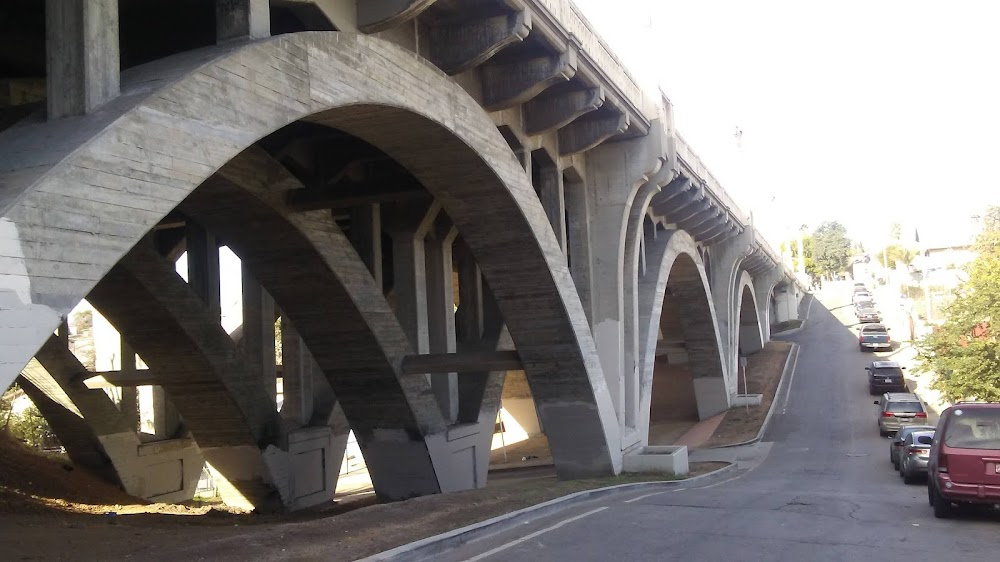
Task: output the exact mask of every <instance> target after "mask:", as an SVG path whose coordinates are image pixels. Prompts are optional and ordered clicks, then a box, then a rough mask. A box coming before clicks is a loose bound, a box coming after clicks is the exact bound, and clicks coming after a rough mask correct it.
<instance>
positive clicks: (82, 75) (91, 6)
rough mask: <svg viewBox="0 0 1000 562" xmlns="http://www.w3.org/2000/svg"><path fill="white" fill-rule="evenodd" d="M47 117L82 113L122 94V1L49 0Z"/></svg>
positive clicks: (46, 31)
mask: <svg viewBox="0 0 1000 562" xmlns="http://www.w3.org/2000/svg"><path fill="white" fill-rule="evenodd" d="M45 51H46V68H47V72H48V83H47V89H48V102H47V104H48V117H49V119H59V118H61V117H68V116H71V115H83V114H84V113H89V112H91V111H93V110H94V109H96V108H97V107H100V106H101V105H104V104H105V103H107V102H108V101H110V100H112V99H114V98H115V97H117V96H118V93H119V90H120V84H121V82H120V68H119V67H120V66H121V65H120V55H119V48H118V0H45Z"/></svg>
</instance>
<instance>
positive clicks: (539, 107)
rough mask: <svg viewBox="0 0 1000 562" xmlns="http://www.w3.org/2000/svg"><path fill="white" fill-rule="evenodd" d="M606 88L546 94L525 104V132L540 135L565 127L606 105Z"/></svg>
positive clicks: (599, 87)
mask: <svg viewBox="0 0 1000 562" xmlns="http://www.w3.org/2000/svg"><path fill="white" fill-rule="evenodd" d="M604 96H605V94H604V88H603V87H601V86H598V87H596V88H590V89H587V90H574V91H571V92H557V93H545V94H542V95H540V96H538V97H537V98H535V99H533V100H531V101H529V102H528V103H526V104H524V130H525V132H526V133H528V134H529V135H538V134H541V133H545V132H548V131H551V130H553V129H558V128H560V127H565V126H566V125H569V124H570V123H572V122H573V121H575V120H576V119H577V118H578V117H580V116H582V115H585V114H587V113H590V112H591V111H595V110H597V109H600V107H601V106H602V105H604Z"/></svg>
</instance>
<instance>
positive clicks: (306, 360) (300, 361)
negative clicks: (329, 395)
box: [281, 317, 314, 427]
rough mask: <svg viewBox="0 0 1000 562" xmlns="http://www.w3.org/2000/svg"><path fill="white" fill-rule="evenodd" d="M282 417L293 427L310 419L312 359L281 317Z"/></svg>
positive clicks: (300, 337)
mask: <svg viewBox="0 0 1000 562" xmlns="http://www.w3.org/2000/svg"><path fill="white" fill-rule="evenodd" d="M281 382H282V391H283V395H284V402H283V403H282V405H281V417H282V418H284V419H285V420H286V421H288V422H290V423H291V424H293V426H295V427H302V426H304V425H308V424H309V422H310V421H311V420H312V419H313V411H314V406H313V358H312V354H310V353H309V350H308V349H306V344H305V342H303V341H302V336H300V335H299V332H298V330H296V329H295V326H294V325H293V324H292V322H291V321H290V320H288V319H287V318H285V317H282V318H281Z"/></svg>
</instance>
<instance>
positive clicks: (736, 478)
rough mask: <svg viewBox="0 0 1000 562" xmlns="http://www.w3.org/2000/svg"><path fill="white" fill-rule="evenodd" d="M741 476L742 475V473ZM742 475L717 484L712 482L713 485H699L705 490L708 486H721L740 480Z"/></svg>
mask: <svg viewBox="0 0 1000 562" xmlns="http://www.w3.org/2000/svg"><path fill="white" fill-rule="evenodd" d="M740 476H742V474H741V475H740ZM740 476H736V477H735V478H730V479H729V480H723V481H722V482H716V483H715V484H712V485H711V486H699V487H698V489H699V490H704V489H706V488H714V487H716V486H721V485H723V484H727V483H729V482H732V481H733V480H738V479H739V478H740Z"/></svg>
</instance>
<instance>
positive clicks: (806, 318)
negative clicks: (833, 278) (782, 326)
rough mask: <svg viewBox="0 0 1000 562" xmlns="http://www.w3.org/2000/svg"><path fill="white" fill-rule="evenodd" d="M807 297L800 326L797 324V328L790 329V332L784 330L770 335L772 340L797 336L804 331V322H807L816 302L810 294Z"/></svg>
mask: <svg viewBox="0 0 1000 562" xmlns="http://www.w3.org/2000/svg"><path fill="white" fill-rule="evenodd" d="M808 295H809V304H808V305H806V313H805V317H804V318H802V324H799V327H798V328H792V329H791V330H785V331H783V332H778V333H776V334H771V337H772V338H774V337H776V336H790V335H792V334H797V333H799V332H801V331H802V330H803V329H805V327H806V322H807V321H808V320H809V312H810V311H812V306H813V302H814V301H815V300H816V297H815V296H813V294H812V293H808Z"/></svg>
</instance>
